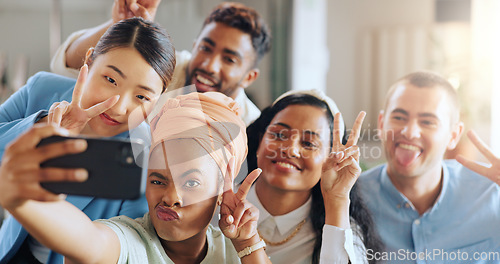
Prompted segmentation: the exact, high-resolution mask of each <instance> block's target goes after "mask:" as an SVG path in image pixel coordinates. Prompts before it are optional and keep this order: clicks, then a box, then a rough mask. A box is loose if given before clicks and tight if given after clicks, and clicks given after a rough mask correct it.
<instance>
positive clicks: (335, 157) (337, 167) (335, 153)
mask: <svg viewBox="0 0 500 264" xmlns="http://www.w3.org/2000/svg"><path fill="white" fill-rule="evenodd" d="M365 116H366V113H365V112H360V113H359V115H358V117H357V118H356V121H355V122H354V126H353V128H352V130H351V133H350V134H349V140H348V141H347V144H346V145H342V138H341V137H340V129H342V128H341V127H340V122H339V120H340V113H337V114H336V115H335V118H334V129H333V138H332V151H331V153H330V155H329V156H328V158H327V161H326V162H325V163H324V164H323V168H322V171H323V173H322V175H321V192H322V194H323V200H324V202H325V213H326V219H325V223H326V224H331V225H335V226H338V227H341V228H349V226H350V225H349V204H350V200H349V193H350V191H351V189H352V186H353V185H354V183H355V182H356V180H357V179H358V177H359V175H360V174H361V167H360V166H359V148H358V146H357V145H356V144H357V143H358V139H359V134H360V131H361V125H362V124H363V120H364V118H365Z"/></svg>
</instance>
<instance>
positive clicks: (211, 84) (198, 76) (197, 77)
mask: <svg viewBox="0 0 500 264" xmlns="http://www.w3.org/2000/svg"><path fill="white" fill-rule="evenodd" d="M196 80H198V81H199V82H201V83H203V84H205V85H208V86H213V85H214V83H213V82H212V81H210V80H209V79H207V78H205V77H203V76H200V75H197V76H196Z"/></svg>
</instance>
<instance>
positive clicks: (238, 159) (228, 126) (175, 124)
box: [150, 92, 247, 179]
mask: <svg viewBox="0 0 500 264" xmlns="http://www.w3.org/2000/svg"><path fill="white" fill-rule="evenodd" d="M150 126H151V136H152V138H151V148H150V151H153V149H154V148H155V147H156V146H157V145H158V144H161V143H162V142H164V141H167V140H172V139H194V140H195V141H196V142H198V143H199V144H200V145H201V147H203V149H205V150H206V151H207V152H208V154H209V155H210V156H211V157H212V158H213V159H214V161H215V162H216V163H217V165H218V166H219V169H220V170H221V172H222V173H223V175H224V176H226V175H225V174H226V172H227V169H226V168H227V165H228V162H229V160H230V159H231V158H234V166H235V167H234V168H232V172H233V175H231V177H232V179H234V177H236V175H237V173H238V172H239V170H240V167H241V164H242V163H243V161H244V160H245V157H246V155H247V136H246V126H245V123H244V122H243V120H242V119H241V117H240V114H239V107H238V105H237V104H236V102H234V101H233V99H231V98H229V97H227V96H225V95H224V94H222V93H218V92H206V93H196V92H195V93H190V94H187V95H179V96H177V97H175V98H169V99H168V100H167V101H166V103H165V104H164V106H163V107H162V109H161V110H160V111H159V113H158V114H157V115H156V116H155V117H154V118H153V119H152V120H151V122H150Z"/></svg>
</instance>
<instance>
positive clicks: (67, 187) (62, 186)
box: [38, 136, 148, 199]
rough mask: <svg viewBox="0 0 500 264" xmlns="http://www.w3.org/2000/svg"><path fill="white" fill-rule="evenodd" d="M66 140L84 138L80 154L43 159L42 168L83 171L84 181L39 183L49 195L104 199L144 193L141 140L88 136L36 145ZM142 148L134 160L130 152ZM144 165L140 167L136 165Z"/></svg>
mask: <svg viewBox="0 0 500 264" xmlns="http://www.w3.org/2000/svg"><path fill="white" fill-rule="evenodd" d="M68 139H85V140H86V141H87V149H86V150H85V151H84V152H81V153H76V154H70V155H65V156H61V157H57V158H53V159H50V160H47V161H45V162H43V163H42V164H40V166H41V167H42V168H49V167H51V168H84V169H86V170H87V172H88V179H87V180H86V181H85V182H43V183H41V185H42V187H44V188H45V189H47V190H49V191H51V192H53V193H64V194H71V195H83V196H93V197H99V198H108V199H137V198H139V197H140V196H141V195H142V194H144V190H145V185H146V184H145V181H146V177H147V167H146V164H147V157H148V155H147V150H146V145H145V144H144V142H143V141H141V140H129V139H116V138H90V137H81V136H78V137H62V136H52V137H49V138H45V139H43V140H42V141H40V144H39V145H38V146H43V145H46V144H51V143H56V142H62V141H65V140H68ZM133 148H135V149H136V150H137V149H143V154H142V155H139V157H138V159H140V160H136V159H135V158H134V155H133V151H132V149H133ZM138 164H140V165H144V166H142V167H141V166H139V165H138Z"/></svg>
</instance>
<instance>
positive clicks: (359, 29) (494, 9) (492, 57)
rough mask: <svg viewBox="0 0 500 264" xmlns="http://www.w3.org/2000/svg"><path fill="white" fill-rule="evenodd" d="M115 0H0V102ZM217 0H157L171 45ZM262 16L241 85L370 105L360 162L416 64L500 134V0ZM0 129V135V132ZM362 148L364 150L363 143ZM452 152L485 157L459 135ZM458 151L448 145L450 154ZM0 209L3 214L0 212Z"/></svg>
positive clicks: (340, 0)
mask: <svg viewBox="0 0 500 264" xmlns="http://www.w3.org/2000/svg"><path fill="white" fill-rule="evenodd" d="M112 2H113V1H112V0H16V1H12V0H0V102H1V101H3V100H5V99H6V98H7V97H8V95H9V94H11V93H12V92H14V91H15V90H16V89H18V88H19V87H21V86H22V85H23V84H24V83H25V82H26V80H27V78H28V77H29V76H31V75H33V74H34V73H36V72H38V71H50V68H49V63H50V58H51V56H52V54H53V53H54V51H55V49H56V48H57V47H58V46H59V44H60V43H61V42H62V41H64V40H65V39H66V37H67V36H68V35H69V34H71V33H72V32H74V31H76V30H79V29H82V28H87V27H92V26H96V25H98V24H100V23H102V22H104V21H106V20H107V19H109V18H110V13H111V6H112ZM220 2H221V1H220V0H162V2H161V4H160V7H159V10H158V12H157V15H156V21H157V22H159V23H160V24H161V25H162V26H163V27H165V28H166V29H167V31H168V32H169V33H170V35H171V37H172V39H173V42H174V45H175V46H176V49H177V50H184V49H187V50H191V47H192V43H193V40H194V38H195V37H196V36H197V34H198V33H199V31H200V29H201V24H202V22H203V19H204V18H205V17H206V15H207V14H208V13H209V12H210V10H211V9H212V8H213V7H214V6H215V5H216V4H218V3H220ZM240 2H243V3H245V4H247V5H249V6H252V7H254V8H255V9H256V10H257V11H259V12H260V13H261V15H262V16H263V17H264V19H265V20H266V21H267V22H268V24H269V26H270V27H271V29H272V33H273V37H274V38H273V47H272V50H271V53H270V54H268V55H267V56H266V57H265V58H264V59H263V61H262V62H261V64H260V69H261V75H260V77H259V79H258V80H257V81H256V82H255V83H254V84H253V85H252V86H251V87H249V88H248V89H247V93H248V94H249V96H250V97H251V98H252V99H253V101H254V102H255V103H256V104H257V105H258V106H259V107H260V108H264V107H265V106H267V105H269V104H270V103H271V102H272V100H273V99H274V98H276V97H277V96H278V95H280V94H281V93H283V92H285V91H287V90H289V89H311V88H316V89H321V90H324V91H325V92H326V93H327V94H328V95H329V96H331V97H332V98H333V99H334V100H335V101H336V102H337V104H338V106H339V108H340V109H341V111H342V113H343V116H344V119H345V120H346V123H347V125H348V127H350V126H351V125H352V122H353V121H354V118H355V117H356V115H357V113H358V112H359V111H360V110H365V111H367V112H368V116H367V119H366V120H365V124H364V129H363V134H362V141H361V142H360V145H361V147H362V151H363V154H362V159H363V165H364V166H365V168H368V167H371V166H373V165H375V164H377V163H380V162H382V161H383V153H382V149H381V148H380V146H379V141H378V137H377V134H376V120H377V115H378V113H379V110H380V108H381V104H382V100H383V98H384V95H385V92H386V91H387V89H388V88H389V85H390V84H391V83H393V82H394V81H395V80H396V79H397V78H399V77H402V76H403V75H405V74H406V73H409V72H411V71H414V70H418V69H430V70H435V71H438V72H440V73H441V74H443V75H445V76H446V77H447V78H448V79H449V80H450V81H451V82H452V84H453V85H454V86H455V88H456V89H457V90H458V92H459V94H460V96H461V98H462V99H463V100H462V104H463V107H462V108H463V111H462V119H463V120H464V121H465V123H466V128H467V129H470V128H474V129H475V130H476V131H478V133H479V134H480V136H481V137H482V138H483V139H485V141H486V142H487V143H488V144H490V145H491V146H492V148H493V149H494V150H495V151H496V152H497V153H498V151H500V140H499V139H498V137H497V138H495V137H492V136H490V135H499V134H500V111H499V110H498V108H499V107H500V106H499V105H498V104H495V103H492V102H495V101H497V102H498V101H500V49H499V48H498V47H500V17H499V16H498V15H497V14H500V1H498V0H246V1H240ZM0 136H1V135H0ZM363 147H364V148H363ZM457 151H459V152H462V153H465V154H466V155H467V156H469V157H471V158H476V159H478V160H482V157H480V155H478V152H477V151H476V150H475V149H474V148H473V147H471V145H470V144H469V143H468V141H467V139H466V138H465V137H464V138H463V142H462V144H461V145H460V147H459V149H458V150H457ZM453 155H455V153H449V157H453ZM1 214H2V213H1V210H0V219H1V218H2V215H1Z"/></svg>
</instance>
